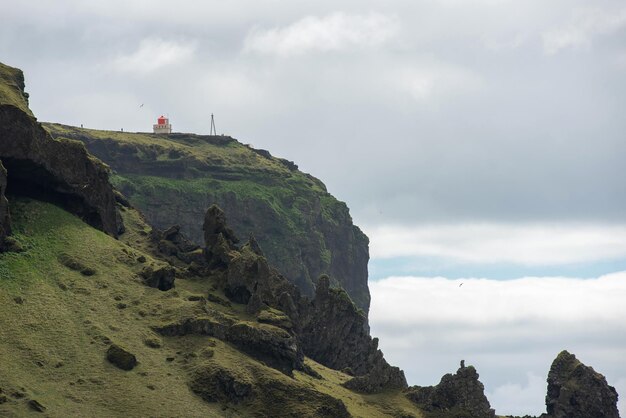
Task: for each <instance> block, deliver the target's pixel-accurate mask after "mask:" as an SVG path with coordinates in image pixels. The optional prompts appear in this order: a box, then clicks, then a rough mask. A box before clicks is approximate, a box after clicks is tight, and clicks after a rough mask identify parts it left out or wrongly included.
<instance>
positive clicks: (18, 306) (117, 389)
mask: <svg viewBox="0 0 626 418" xmlns="http://www.w3.org/2000/svg"><path fill="white" fill-rule="evenodd" d="M11 210H12V216H13V227H14V231H15V234H14V236H15V238H16V240H18V241H19V242H20V243H21V244H22V246H23V247H24V248H25V251H24V252H21V253H4V254H0V416H7V417H14V416H15V417H21V416H28V415H29V414H36V412H35V409H36V408H38V407H39V405H41V406H43V407H44V408H45V411H44V412H45V416H50V417H67V416H81V417H118V416H119V417H122V416H123V417H148V416H154V417H196V416H197V417H200V416H202V417H211V416H226V417H229V416H232V417H281V416H298V417H314V416H319V411H320V410H323V409H320V402H322V403H323V401H324V399H328V398H325V397H326V396H331V397H333V398H335V399H340V400H341V401H342V402H343V403H344V404H345V406H346V408H347V409H348V411H349V413H350V414H351V415H352V416H355V417H378V416H380V417H383V416H396V417H399V416H402V417H408V416H414V417H420V416H421V413H420V412H419V411H418V410H416V409H415V407H414V406H413V405H412V404H411V403H410V402H409V401H408V400H407V399H406V398H405V396H404V395H403V394H402V392H400V391H393V392H388V393H383V394H378V395H360V394H356V393H353V392H351V391H349V390H347V389H345V388H343V387H342V386H340V384H341V383H342V382H344V381H346V380H347V379H349V376H347V375H345V374H343V373H341V372H337V371H334V370H330V369H327V368H325V367H323V366H321V365H319V364H317V363H315V362H313V361H311V360H309V359H307V360H306V361H307V364H309V365H310V366H311V367H312V368H313V369H315V370H316V371H317V372H318V373H319V374H321V375H322V379H315V378H313V377H311V376H308V375H305V374H302V373H300V372H295V375H294V377H293V378H291V377H288V376H286V375H284V374H282V373H280V372H278V371H276V370H275V369H272V368H269V367H267V366H265V365H264V364H263V363H261V362H258V361H256V360H254V359H253V358H251V357H249V356H247V355H245V354H243V353H242V352H240V351H239V350H237V349H236V348H235V347H233V346H231V345H230V344H227V343H225V342H223V341H220V340H217V339H214V338H209V337H202V336H185V337H162V336H159V335H157V334H156V333H155V332H154V331H153V328H154V327H158V326H162V325H163V324H168V323H172V322H176V321H178V320H180V319H181V318H186V317H190V316H195V317H207V318H219V317H228V318H231V319H232V320H235V321H242V322H246V323H249V324H252V325H253V326H254V325H255V324H256V321H255V318H250V317H249V316H248V315H246V314H245V313H244V312H243V308H242V307H239V306H238V305H233V307H226V306H223V305H221V304H219V303H213V302H211V301H207V297H206V296H207V294H208V293H211V292H213V293H214V292H215V291H214V290H212V289H214V286H213V284H214V283H213V279H211V278H205V279H202V280H200V279H191V278H189V279H182V278H180V277H179V278H177V281H176V288H175V289H172V290H170V291H167V292H162V291H159V290H157V289H153V288H150V287H147V286H146V285H145V284H144V283H143V282H142V281H141V279H140V278H139V275H138V273H139V272H140V271H141V269H142V268H144V266H146V265H151V264H152V265H155V266H156V265H158V264H160V263H162V262H161V261H157V260H154V259H153V258H151V257H150V255H149V252H147V249H148V247H149V241H148V239H147V235H148V233H149V231H150V228H149V227H148V226H147V225H146V224H145V222H144V221H143V219H142V217H141V215H139V214H138V212H136V211H134V210H126V211H124V212H123V216H124V221H125V224H126V227H127V232H126V233H125V234H123V235H122V236H121V238H120V240H115V239H113V238H111V237H109V236H107V235H105V234H104V233H102V232H100V231H98V230H95V229H93V228H92V227H90V226H88V225H87V224H85V223H83V222H82V221H81V220H79V219H78V218H76V217H74V216H73V215H70V214H68V213H67V212H65V211H63V210H62V209H59V208H58V207H56V206H53V205H51V204H47V203H42V202H38V201H33V200H29V199H23V198H20V199H18V198H13V199H11ZM144 250H145V251H144ZM143 258H145V260H144V259H143ZM68 260H71V263H68ZM67 265H73V266H74V267H72V268H68V267H66V266H67ZM76 266H78V267H76ZM81 271H82V273H81ZM216 296H221V297H223V295H216ZM209 299H210V298H209ZM264 326H267V325H264ZM112 343H113V344H118V345H120V346H123V347H125V348H126V349H128V350H129V351H130V352H132V353H133V354H135V355H136V357H137V359H138V366H137V367H136V368H135V369H133V370H131V371H123V370H120V369H117V368H116V367H114V366H113V365H111V364H110V363H108V362H107V360H106V359H105V353H106V350H107V348H108V347H109V345H110V344H112ZM215 368H219V369H220V370H227V371H230V372H231V373H233V374H236V375H239V376H241V378H242V379H243V380H249V381H251V382H253V383H254V384H258V385H259V386H258V387H260V388H264V389H262V395H263V396H257V397H255V398H254V399H252V400H250V401H248V402H241V403H232V402H231V403H228V402H222V403H211V402H206V401H205V400H203V399H202V398H201V397H200V396H199V395H198V394H196V393H194V392H192V390H191V389H190V387H189V382H190V379H192V377H193V376H196V375H197V374H198V373H202V372H204V371H206V370H211V369H215ZM201 389H202V390H204V389H203V388H201Z"/></svg>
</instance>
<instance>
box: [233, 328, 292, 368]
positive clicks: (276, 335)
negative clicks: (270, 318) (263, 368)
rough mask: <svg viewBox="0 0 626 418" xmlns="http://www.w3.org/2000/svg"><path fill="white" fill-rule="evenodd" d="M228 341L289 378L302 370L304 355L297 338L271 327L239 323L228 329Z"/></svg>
mask: <svg viewBox="0 0 626 418" xmlns="http://www.w3.org/2000/svg"><path fill="white" fill-rule="evenodd" d="M226 340H227V341H228V342H230V343H232V344H234V345H235V346H236V347H238V348H239V349H240V350H242V351H244V352H245V353H247V354H249V355H251V356H252V357H254V358H256V359H257V360H260V361H261V362H263V363H265V364H266V365H268V366H270V367H273V368H275V369H276V370H280V371H281V372H283V373H285V374H286V375H288V376H291V375H292V372H293V370H294V369H297V370H302V369H303V365H304V355H303V354H302V351H301V350H300V348H299V347H298V344H297V340H296V338H295V336H293V335H291V334H290V333H289V332H287V331H285V330H283V329H281V328H278V327H275V326H271V325H265V324H256V325H255V326H252V325H250V324H247V323H244V322H242V323H239V324H235V325H233V326H231V327H230V328H229V329H228V332H227V335H226Z"/></svg>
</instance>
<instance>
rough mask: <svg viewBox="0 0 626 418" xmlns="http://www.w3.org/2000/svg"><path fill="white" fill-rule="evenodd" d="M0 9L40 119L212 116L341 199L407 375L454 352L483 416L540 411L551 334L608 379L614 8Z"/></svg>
mask: <svg viewBox="0 0 626 418" xmlns="http://www.w3.org/2000/svg"><path fill="white" fill-rule="evenodd" d="M0 5H1V6H2V7H1V8H2V16H1V17H0V20H1V24H0V61H3V62H5V63H6V64H9V65H13V66H17V67H20V68H22V69H23V70H24V71H25V73H26V82H27V90H28V91H29V92H30V93H31V108H32V109H33V111H34V112H35V114H36V115H37V117H38V118H39V119H40V120H44V121H55V122H61V123H67V124H73V125H79V124H84V126H85V127H92V128H99V129H113V130H119V129H121V128H124V130H127V131H147V130H149V129H150V127H151V124H152V123H153V122H154V120H155V118H156V117H157V116H158V115H159V114H161V113H164V114H167V115H169V116H170V118H171V122H172V124H173V125H174V130H176V131H186V132H197V133H208V131H209V121H210V119H209V117H210V114H211V113H214V114H215V118H216V124H217V130H218V132H220V133H222V132H223V133H226V134H230V135H232V136H234V137H236V138H238V139H239V140H241V141H242V142H244V143H251V144H252V145H254V146H256V147H259V148H265V149H269V150H270V151H271V152H272V153H273V154H274V155H277V156H280V157H285V158H288V159H290V160H294V161H295V162H296V163H297V164H299V165H300V167H301V168H302V169H303V170H304V171H307V172H310V173H311V174H313V175H315V176H316V177H318V178H320V179H321V180H323V181H324V182H325V183H326V185H327V186H328V188H329V190H330V191H331V192H332V193H333V194H334V195H335V196H337V197H338V198H339V199H341V200H344V201H346V202H347V203H348V205H349V207H350V208H351V212H352V215H353V217H354V220H355V223H357V224H358V225H360V226H362V227H363V228H364V230H365V231H366V232H367V233H368V235H369V236H370V239H371V254H372V261H371V264H370V272H371V278H372V279H373V280H372V282H371V287H372V295H373V302H372V314H371V319H372V330H373V332H374V333H377V334H379V335H380V336H381V347H382V348H383V350H384V351H385V352H386V353H387V356H388V357H389V358H390V359H391V360H392V361H394V362H395V363H397V364H398V365H399V366H401V367H402V368H404V369H405V370H407V376H408V378H409V380H410V382H411V383H420V384H427V383H436V381H437V380H438V377H439V376H441V375H442V374H443V373H445V372H448V371H454V370H456V367H457V364H458V360H460V358H458V357H459V356H464V357H466V358H465V359H466V361H468V362H470V363H478V362H479V363H480V364H479V365H478V366H479V368H478V371H479V373H480V374H481V379H482V380H483V381H484V382H485V384H486V386H487V391H488V392H489V393H490V395H491V396H492V399H493V400H492V403H493V404H494V405H495V406H496V408H497V410H498V412H500V413H523V412H532V413H537V412H540V411H541V410H542V409H543V396H544V394H545V387H544V386H545V374H546V373H547V370H548V367H549V364H550V362H551V360H552V359H553V357H554V356H556V354H557V353H558V351H560V349H563V348H569V347H568V346H567V345H568V344H570V345H571V346H572V348H570V349H571V350H572V351H574V352H575V354H578V355H579V357H581V359H582V360H583V361H587V362H588V363H590V364H591V365H593V366H594V367H596V369H597V370H598V371H600V372H603V373H605V374H606V375H607V376H610V378H611V379H612V380H610V383H612V384H614V385H621V387H622V388H623V390H622V392H626V370H625V369H624V368H623V366H622V365H621V364H622V363H623V358H626V342H625V341H624V340H623V339H619V338H615V335H616V334H617V333H619V332H621V333H622V335H624V328H623V325H622V326H621V328H620V327H619V323H620V322H621V323H624V319H626V318H625V312H624V311H623V310H621V308H619V304H614V305H612V304H605V303H604V301H605V299H606V300H608V299H610V297H612V295H614V293H615V292H617V293H618V294H620V295H622V296H626V295H625V294H624V292H625V290H624V289H625V288H626V285H625V284H624V282H625V281H626V276H625V275H624V274H619V273H618V272H620V271H626V209H625V208H626V181H625V174H626V172H625V171H626V169H625V168H624V167H625V165H624V160H625V157H626V135H625V134H626V117H625V113H626V5H624V3H623V1H619V0H595V1H593V2H591V1H582V0H553V1H549V2H547V1H543V0H517V1H514V0H475V1H469V0H417V1H393V0H390V1H385V2H382V1H376V2H375V1H367V0H358V1H356V0H355V1H340V2H337V1H332V2H331V1H325V0H322V1H316V2H302V1H291V2H286V1H285V2H277V1H258V0H257V1H246V2H244V1H229V2H193V1H184V0H182V1H177V2H165V1H160V0H156V1H150V2H148V1H143V0H136V1H129V0H108V1H106V2H105V1H89V2H85V1H78V0H74V1H71V0H64V1H51V0H47V1H45V0H41V1H37V2H24V1H21V0H20V1H18V0H0ZM141 104H144V106H143V107H140V105H141ZM613 273H617V274H613ZM436 277H438V278H437V279H435V278H436ZM528 277H535V279H529V278H528ZM537 277H540V278H541V279H536V278H537ZM607 277H608V278H609V279H607ZM473 278H476V279H473ZM565 278H568V279H565ZM478 279H481V280H478ZM459 280H461V282H464V283H465V284H464V285H463V286H462V287H461V288H459V287H458V283H459ZM607 282H610V283H612V284H614V285H615V286H613V287H612V285H611V286H608V285H607ZM544 284H545V286H544ZM578 285H580V286H589V288H588V289H587V288H585V289H587V290H586V291H589V292H591V293H592V294H593V295H594V298H593V299H592V301H591V302H589V303H583V304H582V305H580V304H579V303H578V301H579V299H577V297H578V296H580V295H579V293H577V292H578V291H577V290H576V289H577V288H578V287H577V286H578ZM461 290H462V291H463V292H464V293H461ZM446 292H454V293H452V294H453V295H454V296H450V297H448V296H445V295H447V293H446ZM545 292H550V295H551V296H552V297H551V298H549V299H546V296H545ZM572 292H573V293H572ZM619 292H621V293H619ZM431 293H433V294H434V295H437V297H435V296H432V297H430V296H429V295H431ZM425 295H426V296H428V297H427V300H426V301H424V303H426V302H428V303H430V305H429V304H426V305H424V306H427V307H428V309H421V308H419V307H416V306H415V304H412V303H410V300H420V301H421V300H422V299H420V298H423V297H424V296H425ZM441 295H444V296H441ZM577 295H578V296H577ZM407 297H408V298H409V301H408V302H407V301H404V299H402V298H407ZM396 298H400V299H396ZM410 298H413V299H410ZM456 298H460V299H456ZM582 299H583V300H584V299H585V297H583V298H582ZM520 300H523V301H526V302H527V303H523V304H521V305H519V306H518V305H516V304H515V303H513V302H515V301H518V302H519V301H520ZM621 300H626V297H622V299H621ZM399 302H402V303H401V304H400V303H399ZM461 302H463V303H461ZM433 303H436V304H435V305H432V304H433ZM459 304H460V306H464V307H465V309H464V310H463V311H459V310H458V309H457V308H458V306H459ZM493 304H495V305H496V307H495V308H493V309H491V308H490V306H492V305H493ZM546 304H549V305H550V307H549V308H546V307H545V306H544V305H546ZM509 305H510V306H511V308H510V309H504V308H503V307H507V306H509ZM579 305H580V306H581V307H580V308H579V309H577V310H576V312H578V313H579V314H580V319H581V321H583V322H581V323H585V324H587V322H589V321H591V322H590V323H594V324H601V326H598V328H597V330H596V329H594V332H593V333H592V334H590V335H589V338H587V339H585V336H584V332H583V333H582V334H581V332H580V329H579V328H577V327H576V326H565V325H563V326H562V327H561V326H560V325H562V321H565V319H564V318H562V317H561V316H559V315H558V314H557V313H559V312H567V311H568V309H574V308H573V307H575V306H579ZM528 306H536V309H532V312H529V311H528V309H527V307H528ZM498 307H500V308H498ZM601 308H602V309H601ZM603 309H605V310H604V311H603ZM599 311H602V312H603V313H602V315H600V316H598V315H599V314H598V312H599ZM442 312H448V313H449V315H444V316H443V319H442V318H441V313H442ZM507 313H511V315H513V316H512V317H511V318H509V317H508V316H506V314H507ZM394 315H399V316H398V318H402V321H399V320H398V321H396V317H395V316H394ZM467 316H469V317H471V318H476V319H475V320H474V319H472V320H469V319H467V318H466V317H467ZM481 318H482V319H481ZM616 318H620V319H621V321H614V320H615V319H616ZM464 321H465V322H464ZM466 321H470V322H466ZM498 321H499V322H498ZM533 321H539V322H541V323H542V324H544V325H545V324H548V325H546V326H545V327H544V326H536V327H535V326H529V324H534V322H533ZM584 321H587V322H584ZM395 322H398V323H397V324H396V325H397V326H395V327H394V326H392V323H395ZM428 324H431V326H428ZM432 324H436V326H434V327H433V326H432ZM546 327H547V328H546ZM550 327H558V328H559V329H560V331H561V332H560V333H559V334H557V335H554V333H549V332H546V329H551V328H550ZM581 329H582V330H585V329H590V328H589V327H583V328H581ZM408 330H412V331H411V332H408ZM502 330H506V331H507V333H506V334H500V331H502ZM470 331H471V333H470ZM509 331H510V332H509ZM514 331H515V332H514ZM463 335H465V336H466V337H467V336H468V335H469V337H468V338H464V337H463ZM494 335H498V336H501V337H502V338H499V339H498V343H497V344H496V343H494V342H493V336H494ZM544 337H545V338H548V337H549V340H550V342H549V343H548V342H547V341H546V340H545V339H544ZM582 340H585V342H584V344H577V343H576V342H577V341H578V342H580V341H582ZM424 341H431V342H432V345H429V344H425V343H424ZM438 344H439V345H438ZM446 345H454V347H455V349H454V350H452V351H448V350H443V349H442V347H443V346H446ZM477 347H479V348H477ZM487 347H488V348H489V349H487ZM574 348H577V349H578V350H579V351H581V352H580V353H579V352H576V351H575V350H574ZM520 351H521V352H523V353H524V358H523V359H521V358H519V357H516V353H519V352H520ZM411 353H414V354H413V355H411ZM464 353H465V354H464ZM471 356H474V358H471ZM431 358H432V360H431ZM507 359H514V360H507ZM616 359H621V360H619V361H618V360H616ZM518 360H519V361H518ZM524 397H526V398H524ZM623 398H626V393H625V394H624V395H623Z"/></svg>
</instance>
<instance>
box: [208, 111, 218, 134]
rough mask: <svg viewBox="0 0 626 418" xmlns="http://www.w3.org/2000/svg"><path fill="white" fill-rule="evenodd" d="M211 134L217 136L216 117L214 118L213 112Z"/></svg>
mask: <svg viewBox="0 0 626 418" xmlns="http://www.w3.org/2000/svg"><path fill="white" fill-rule="evenodd" d="M209 135H215V136H217V130H216V129H215V119H213V113H211V130H210V131H209Z"/></svg>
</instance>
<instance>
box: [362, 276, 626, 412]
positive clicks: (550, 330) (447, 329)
mask: <svg viewBox="0 0 626 418" xmlns="http://www.w3.org/2000/svg"><path fill="white" fill-rule="evenodd" d="M461 283H463V285H462V286H459V285H460V284H461ZM370 290H371V293H372V307H371V310H370V324H371V327H372V334H373V335H375V336H377V337H380V345H381V349H382V350H383V352H384V353H385V356H386V357H387V359H388V360H389V361H390V362H391V363H392V364H395V365H397V366H399V367H401V368H403V369H404V370H405V372H406V374H407V379H408V380H409V384H419V385H432V384H435V383H437V382H438V381H439V379H440V377H441V376H442V375H443V374H445V373H449V372H452V371H454V370H456V368H457V367H458V364H459V363H458V362H459V360H460V359H465V360H466V362H467V364H472V365H474V366H476V368H477V370H478V372H479V373H480V376H481V381H482V382H483V383H484V384H485V389H486V392H487V393H488V394H489V395H490V396H491V399H490V400H491V401H492V403H493V405H492V406H494V407H496V411H497V412H498V413H500V414H519V415H523V414H539V413H541V412H542V411H544V410H545V407H544V403H543V402H544V396H545V390H546V386H545V376H547V373H548V370H549V368H550V364H551V362H552V360H553V359H554V358H555V357H556V355H557V354H558V353H559V352H560V351H561V350H563V349H567V350H569V351H570V352H572V353H574V354H576V355H577V357H578V358H579V359H580V360H581V361H582V362H583V363H585V364H587V365H589V366H592V367H594V369H595V370H596V371H598V372H600V373H603V374H605V375H606V376H607V379H608V382H609V384H612V385H618V386H619V385H623V382H624V380H623V379H625V378H626V364H624V362H623V359H624V358H626V323H625V322H624V318H626V304H624V303H623V301H624V299H625V298H626V271H625V272H618V273H614V274H610V275H605V276H601V277H598V278H596V279H586V280H585V279H579V278H559V277H542V278H521V279H517V280H510V281H497V280H486V279H475V278H467V279H459V280H448V279H445V278H441V277H439V278H428V277H390V278H387V279H384V280H380V281H375V282H371V283H370ZM542 382H544V383H542Z"/></svg>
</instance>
